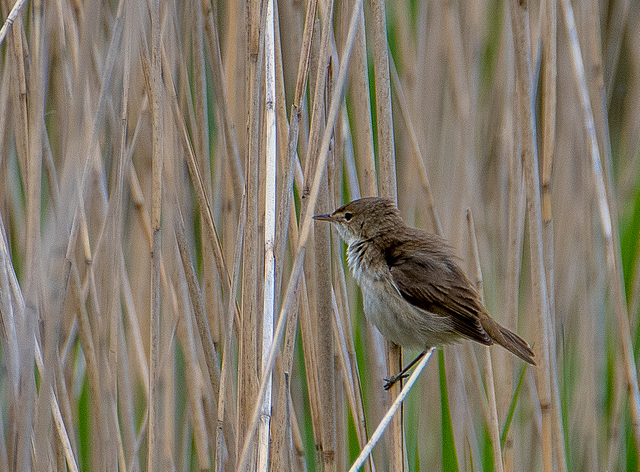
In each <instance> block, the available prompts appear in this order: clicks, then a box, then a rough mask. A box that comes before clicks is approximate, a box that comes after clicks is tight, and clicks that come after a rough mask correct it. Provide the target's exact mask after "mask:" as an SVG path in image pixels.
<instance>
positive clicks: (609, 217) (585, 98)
mask: <svg viewBox="0 0 640 472" xmlns="http://www.w3.org/2000/svg"><path fill="white" fill-rule="evenodd" d="M562 10H563V14H564V19H565V26H566V28H567V31H568V33H569V37H570V44H571V48H570V52H571V59H572V63H573V68H574V77H575V79H576V83H577V87H578V93H579V97H580V105H581V110H582V113H583V119H584V126H585V132H586V134H587V137H588V139H589V153H590V158H591V159H590V160H591V166H592V176H593V180H594V182H593V185H594V188H595V193H596V203H597V206H598V213H599V216H600V224H601V226H602V233H603V236H604V239H605V251H606V252H605V255H606V263H607V274H608V276H609V290H611V292H612V297H613V299H614V303H613V305H614V310H615V312H616V319H617V323H618V336H619V337H620V346H621V349H622V362H623V366H624V372H625V381H626V384H627V390H628V394H629V402H630V404H631V415H632V417H633V429H634V439H635V442H636V450H637V454H640V391H639V389H638V375H637V370H636V365H635V358H634V355H633V344H632V342H631V337H630V327H629V318H628V314H627V304H626V299H625V296H624V287H623V285H622V284H623V282H622V273H621V270H622V269H621V267H622V263H621V259H620V243H619V241H618V237H617V232H616V231H613V227H612V225H613V224H614V223H615V215H614V214H613V213H612V212H611V209H612V208H611V201H612V198H611V196H610V195H608V192H607V188H606V186H607V182H606V180H605V176H604V175H603V169H602V161H601V157H600V151H599V148H598V138H597V136H596V126H595V122H594V114H593V111H592V107H591V102H590V99H589V92H588V88H587V82H586V76H585V69H584V64H583V62H582V53H581V48H580V44H579V42H578V38H577V32H576V27H575V20H574V17H573V10H572V8H571V5H570V4H569V3H568V2H566V1H563V2H562ZM603 121H604V120H603Z"/></svg>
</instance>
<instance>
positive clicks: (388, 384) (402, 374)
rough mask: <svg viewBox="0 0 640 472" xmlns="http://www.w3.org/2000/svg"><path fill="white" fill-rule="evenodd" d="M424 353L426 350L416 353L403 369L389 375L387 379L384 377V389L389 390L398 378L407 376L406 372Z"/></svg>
mask: <svg viewBox="0 0 640 472" xmlns="http://www.w3.org/2000/svg"><path fill="white" fill-rule="evenodd" d="M426 353H427V351H422V352H421V353H420V354H418V357H416V358H415V359H414V360H412V361H411V362H410V363H409V364H408V365H407V366H406V367H405V368H404V369H402V370H401V371H400V373H399V374H397V375H394V376H393V377H389V378H388V379H387V378H385V379H384V380H385V382H386V383H385V384H384V389H385V390H389V389H390V388H391V387H393V384H395V383H396V382H397V381H398V380H400V379H405V378H407V377H409V374H407V372H408V371H409V370H411V368H412V367H413V366H414V365H416V364H417V363H418V362H420V359H422V358H423V357H424V355H425V354H426Z"/></svg>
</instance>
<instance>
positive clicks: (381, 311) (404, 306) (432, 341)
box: [347, 243, 459, 350]
mask: <svg viewBox="0 0 640 472" xmlns="http://www.w3.org/2000/svg"><path fill="white" fill-rule="evenodd" d="M374 249H375V248H374ZM368 250H369V251H370V250H371V248H369V249H367V247H366V245H365V244H357V243H355V244H351V245H349V248H348V250H347V260H348V263H349V266H350V268H351V271H352V273H353V276H354V278H355V279H356V281H357V282H358V285H360V288H361V289H362V298H363V301H364V311H365V315H366V316H367V319H368V320H369V322H370V323H372V324H373V325H375V326H376V327H377V328H378V330H379V331H380V333H382V335H383V336H384V337H385V338H386V339H387V340H389V341H392V342H394V343H395V344H398V345H400V346H402V347H405V348H408V349H418V350H423V349H426V348H427V347H430V346H434V345H436V344H443V343H450V342H453V341H455V340H456V339H458V338H459V336H458V335H456V334H455V333H454V332H453V331H452V325H451V322H450V320H449V318H447V317H443V316H440V315H436V314H434V313H430V312H428V311H425V310H421V309H419V308H417V307H415V306H413V305H411V304H410V303H408V302H407V301H406V300H405V299H404V298H403V297H402V295H401V294H400V292H399V291H398V289H397V288H396V286H395V285H394V284H393V279H392V276H391V272H390V271H389V268H388V266H387V265H386V263H384V262H383V263H382V264H380V263H377V264H376V263H372V262H374V261H375V257H373V256H374V255H372V254H368V253H367V251H368ZM378 261H380V259H378Z"/></svg>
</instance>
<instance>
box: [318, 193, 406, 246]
mask: <svg viewBox="0 0 640 472" xmlns="http://www.w3.org/2000/svg"><path fill="white" fill-rule="evenodd" d="M313 218H314V219H315V220H316V221H328V222H330V223H333V224H334V225H335V227H336V229H337V230H338V232H339V233H340V236H342V239H344V240H345V242H346V243H347V244H352V243H354V242H358V241H362V240H366V239H370V238H375V237H376V236H378V235H379V234H380V233H383V232H384V233H387V232H389V231H393V230H394V229H401V228H402V227H404V222H403V221H402V218H401V217H400V212H399V211H398V209H397V208H396V206H395V205H394V204H393V202H391V200H388V199H386V198H380V197H366V198H361V199H359V200H353V201H352V202H349V203H347V204H346V205H343V206H341V207H340V208H338V209H337V210H336V211H334V212H333V213H329V214H326V215H315V216H314V217H313Z"/></svg>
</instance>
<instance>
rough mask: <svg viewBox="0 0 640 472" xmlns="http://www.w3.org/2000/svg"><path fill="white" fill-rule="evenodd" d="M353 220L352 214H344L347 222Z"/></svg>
mask: <svg viewBox="0 0 640 472" xmlns="http://www.w3.org/2000/svg"><path fill="white" fill-rule="evenodd" d="M351 218H353V215H352V214H351V213H345V214H344V219H345V220H347V221H350V220H351Z"/></svg>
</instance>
